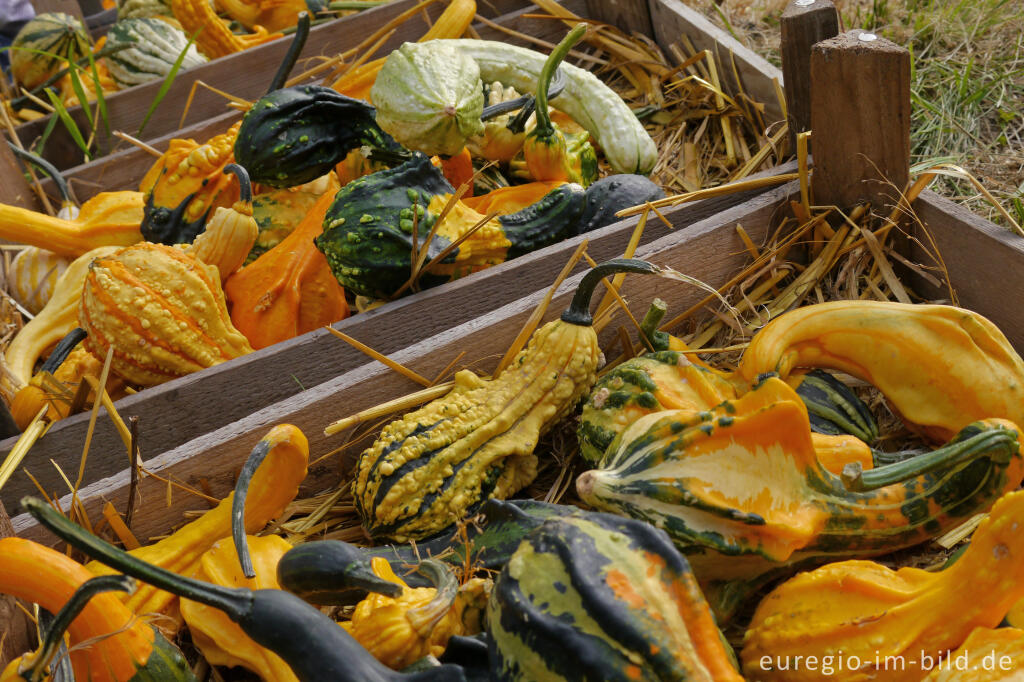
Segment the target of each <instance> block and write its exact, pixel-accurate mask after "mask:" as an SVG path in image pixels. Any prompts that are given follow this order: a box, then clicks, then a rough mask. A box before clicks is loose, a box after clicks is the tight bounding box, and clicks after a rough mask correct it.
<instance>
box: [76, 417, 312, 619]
mask: <svg viewBox="0 0 1024 682" xmlns="http://www.w3.org/2000/svg"><path fill="white" fill-rule="evenodd" d="M249 458H250V459H255V458H262V464H260V465H259V466H258V468H257V469H256V473H255V475H254V476H253V478H252V481H251V483H250V484H249V488H248V494H247V495H246V505H245V526H244V527H245V530H246V532H247V533H256V532H258V531H260V530H262V529H263V527H264V526H265V525H267V523H268V522H270V521H271V520H272V519H274V518H277V517H278V516H280V515H281V513H282V512H283V511H284V509H285V507H286V506H288V505H289V504H290V503H291V501H292V500H294V499H295V495H296V494H297V493H298V491H299V484H301V483H302V480H303V479H304V478H305V477H306V466H307V464H308V463H309V443H308V441H307V440H306V436H305V435H304V434H303V433H302V431H300V430H299V429H298V428H296V427H294V426H292V425H291V424H280V425H278V426H275V427H273V428H272V429H271V430H270V431H269V432H268V433H267V434H266V435H265V436H263V438H262V439H260V442H259V443H257V444H256V447H255V448H253V451H252V453H251V454H250V455H249ZM233 501H234V493H232V494H230V495H228V496H227V497H225V498H224V499H223V500H221V501H220V503H219V504H218V505H217V506H216V507H214V508H213V509H211V510H209V511H207V512H206V513H205V514H203V515H202V516H200V517H199V518H198V519H196V520H195V521H192V522H190V523H188V524H186V525H185V526H182V527H181V528H179V529H178V530H176V531H175V532H174V533H173V534H171V535H169V536H168V537H166V538H164V539H162V540H160V541H158V542H156V543H154V544H152V545H146V546H144V547H139V548H138V549H134V550H132V551H131V552H130V554H131V555H132V556H134V557H136V558H138V559H141V560H142V561H146V562H148V563H150V564H153V565H155V566H159V567H162V568H165V569H167V570H169V571H173V572H175V573H179V574H181V575H192V574H193V573H195V572H196V571H197V570H198V569H199V568H200V566H201V560H202V556H203V554H204V553H205V552H206V551H207V550H208V549H210V547H211V546H213V544H214V543H215V542H217V541H219V540H222V539H223V538H228V537H230V536H231V520H232V514H231V507H232V503H233ZM87 568H88V569H89V570H90V571H92V572H93V573H96V574H99V575H102V574H107V573H113V572H114V571H113V570H112V569H110V568H108V567H106V566H104V565H103V564H100V563H98V562H92V563H90V564H88V565H87ZM174 599H175V597H174V595H172V594H170V593H169V592H165V591H163V590H161V589H159V588H158V587H154V586H153V585H150V584H144V585H140V586H139V588H138V589H137V590H136V591H135V593H134V594H133V595H132V596H131V597H129V598H128V599H127V601H126V604H127V605H128V607H129V608H130V609H131V610H132V611H133V612H135V613H138V614H143V613H164V612H166V611H167V610H168V608H169V607H170V606H171V605H172V602H173V601H174Z"/></svg>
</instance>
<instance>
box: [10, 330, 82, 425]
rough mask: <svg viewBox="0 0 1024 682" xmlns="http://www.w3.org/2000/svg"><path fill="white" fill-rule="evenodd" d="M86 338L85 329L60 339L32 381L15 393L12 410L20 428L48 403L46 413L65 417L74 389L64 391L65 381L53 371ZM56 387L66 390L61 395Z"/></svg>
mask: <svg viewBox="0 0 1024 682" xmlns="http://www.w3.org/2000/svg"><path fill="white" fill-rule="evenodd" d="M83 338H85V332H83V331H82V330H81V329H73V330H71V332H70V333H68V335H67V336H65V337H64V338H63V339H61V340H60V342H59V343H58V344H57V346H56V347H55V348H54V349H53V352H52V353H50V357H48V358H46V362H44V363H43V366H42V367H40V368H39V371H38V372H37V373H36V374H35V376H33V377H32V380H31V381H30V382H29V383H28V384H27V385H25V386H23V387H22V388H21V389H20V390H19V391H18V392H17V393H15V394H14V399H13V400H11V406H10V412H11V417H13V418H14V423H15V424H17V426H18V428H19V429H21V430H22V431H24V430H25V428H26V427H27V426H28V425H29V423H30V422H31V421H32V420H33V419H34V418H35V416H36V414H38V413H39V411H40V410H41V409H43V407H44V406H45V407H47V413H46V416H47V417H48V418H49V419H50V420H52V421H56V420H58V419H63V418H64V417H66V416H67V415H68V412H69V411H70V410H69V408H70V406H71V405H70V403H71V399H72V397H73V394H72V393H71V392H70V391H67V392H66V394H64V393H63V389H64V386H63V384H62V383H59V382H58V380H57V379H55V378H54V376H53V374H54V372H56V371H57V368H58V367H60V366H61V365H62V364H63V363H64V361H65V360H67V359H68V357H69V355H70V354H71V352H72V351H73V350H74V348H75V347H76V346H77V345H78V344H79V343H81V341H82V339H83ZM55 389H60V390H62V393H59V394H58V393H57V391H56V390H55Z"/></svg>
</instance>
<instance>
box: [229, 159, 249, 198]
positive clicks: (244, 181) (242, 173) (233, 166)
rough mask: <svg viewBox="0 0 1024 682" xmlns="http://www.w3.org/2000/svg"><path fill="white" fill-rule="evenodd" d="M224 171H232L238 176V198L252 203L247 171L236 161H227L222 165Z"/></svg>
mask: <svg viewBox="0 0 1024 682" xmlns="http://www.w3.org/2000/svg"><path fill="white" fill-rule="evenodd" d="M224 172H225V173H234V174H235V177H237V178H238V189H239V198H241V200H242V201H244V202H245V203H247V204H251V203H252V182H250V181H249V173H248V172H247V171H246V170H245V169H244V168H242V167H241V166H239V165H238V164H237V163H229V164H228V165H226V166H224Z"/></svg>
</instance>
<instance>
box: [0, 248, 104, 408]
mask: <svg viewBox="0 0 1024 682" xmlns="http://www.w3.org/2000/svg"><path fill="white" fill-rule="evenodd" d="M119 250H120V249H119V248H118V247H116V246H101V247H99V248H96V249H93V250H92V251H89V252H88V253H86V254H85V255H83V256H80V257H78V258H77V259H75V260H74V261H72V263H71V265H69V266H68V268H67V270H65V271H64V274H63V275H61V276H60V278H59V279H58V280H57V284H56V286H55V287H54V290H53V295H52V296H50V300H49V301H47V303H46V305H45V306H43V309H42V310H41V311H40V312H39V314H38V315H36V316H35V317H34V318H32V319H31V320H29V321H28V323H27V324H26V325H25V326H24V327H22V328H21V331H19V332H18V333H17V334H16V335H15V336H14V339H13V340H12V341H11V345H10V346H8V347H7V352H6V354H5V355H4V360H5V362H6V365H7V370H8V372H9V374H10V375H11V377H12V378H13V380H14V382H16V385H15V386H14V387H13V389H14V390H15V391H16V390H18V389H20V388H21V387H22V386H24V385H26V384H28V383H29V381H30V380H31V379H32V375H33V374H34V369H35V365H36V362H37V361H38V360H39V358H40V357H42V356H43V354H44V353H45V352H46V351H47V349H48V348H50V347H51V346H53V345H54V344H55V343H57V342H58V341H60V340H61V339H62V338H64V337H65V336H66V335H67V333H68V332H70V331H71V330H72V329H74V328H75V327H77V326H78V303H79V301H80V300H81V298H82V287H83V286H84V284H85V277H86V275H87V274H89V264H90V263H92V261H93V259H95V258H103V257H106V256H110V255H111V254H114V253H116V252H117V251H119Z"/></svg>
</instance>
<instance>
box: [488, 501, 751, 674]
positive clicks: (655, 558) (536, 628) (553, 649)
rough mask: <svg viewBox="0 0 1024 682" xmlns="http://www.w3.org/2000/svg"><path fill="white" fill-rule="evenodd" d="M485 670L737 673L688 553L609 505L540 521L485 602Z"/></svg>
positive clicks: (660, 534)
mask: <svg viewBox="0 0 1024 682" xmlns="http://www.w3.org/2000/svg"><path fill="white" fill-rule="evenodd" d="M487 625H488V631H489V633H490V636H491V639H492V642H491V646H490V656H489V658H490V661H491V679H496V680H508V681H513V680H515V681H519V680H522V681H523V682H533V681H534V680H546V681H551V682H557V681H559V680H616V681H622V682H627V681H629V680H694V681H695V682H697V681H699V682H741V680H742V678H741V677H740V675H739V673H738V672H737V671H736V669H735V667H734V663H733V661H732V657H731V652H730V651H728V649H727V648H726V645H725V644H724V639H723V638H722V636H721V633H719V631H718V628H717V627H716V626H715V621H714V618H713V617H712V615H711V611H710V609H709V608H708V604H707V602H705V601H704V596H703V595H702V594H701V591H700V589H699V588H698V587H697V581H696V580H695V579H694V577H693V573H691V571H690V567H689V566H688V565H687V562H686V559H685V558H683V556H682V555H681V554H680V553H679V552H678V551H677V550H676V549H675V548H674V547H673V546H672V542H671V541H670V540H669V538H668V537H667V536H666V535H665V533H664V532H663V531H661V530H658V529H656V528H654V527H653V526H650V525H648V524H646V523H642V522H639V521H634V520H632V519H624V518H621V517H618V516H612V515H610V514H596V513H583V512H581V513H580V514H578V515H576V516H572V517H564V518H554V519H549V520H548V521H545V522H544V523H543V524H542V525H541V526H540V527H539V528H537V529H536V530H534V531H532V532H531V533H530V534H529V535H527V536H526V538H525V539H524V540H523V542H522V543H521V544H520V545H519V548H518V549H517V550H516V552H515V554H513V555H512V558H511V559H510V560H509V562H508V565H507V566H505V568H504V569H503V570H502V571H501V574H500V575H499V576H498V579H497V582H496V583H495V586H494V590H493V591H492V592H491V599H490V602H489V604H488V608H487Z"/></svg>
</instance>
